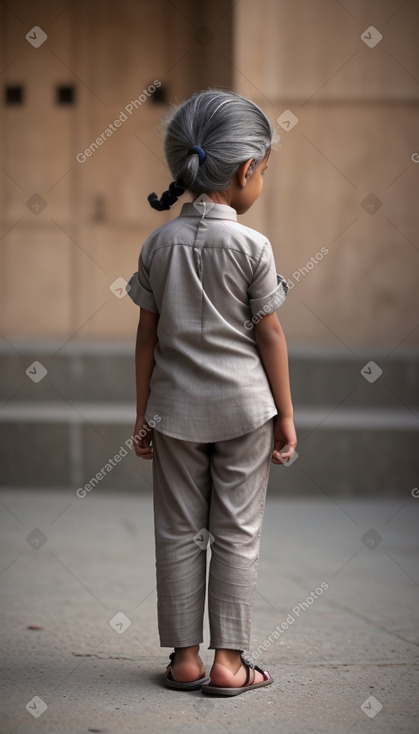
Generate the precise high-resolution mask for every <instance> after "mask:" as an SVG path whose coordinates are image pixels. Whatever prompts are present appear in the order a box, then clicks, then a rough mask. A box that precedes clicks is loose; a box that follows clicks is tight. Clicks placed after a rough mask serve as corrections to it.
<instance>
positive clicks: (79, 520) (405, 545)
mask: <svg viewBox="0 0 419 734" xmlns="http://www.w3.org/2000/svg"><path fill="white" fill-rule="evenodd" d="M0 501H1V505H0V510H1V535H0V545H1V559H2V560H1V568H0V588H1V599H2V620H3V622H2V626H1V630H0V634H1V659H2V663H1V667H2V677H3V682H2V685H1V697H2V703H1V724H0V732H1V734H12V732H13V734H21V733H23V732H25V734H37V733H38V732H42V733H43V734H60V733H62V734H73V733H74V734H84V733H85V732H103V734H120V733H124V732H165V733H166V734H177V733H178V732H181V731H182V732H192V731H193V732H207V731H210V732H211V733H214V734H218V732H220V734H225V733H226V732H227V734H228V732H231V733H232V734H233V733H236V732H243V731H245V732H252V733H253V732H255V734H256V732H257V733H259V732H261V731H263V732H275V734H276V733H277V732H285V734H294V733H299V732H316V733H319V734H320V733H322V734H323V733H325V734H328V733H329V732H330V734H346V733H347V732H351V734H361V732H362V733H364V732H368V733H369V734H370V733H374V732H377V733H378V732H379V733H380V734H386V733H387V732H388V733H389V734H390V733H391V734H393V733H394V732H412V733H413V732H417V731H419V721H418V695H417V693H418V688H417V670H418V666H417V662H418V624H417V615H416V610H417V601H418V581H417V569H418V565H417V557H418V535H417V523H418V515H419V499H415V498H414V497H413V496H412V495H411V493H410V491H409V490H407V491H406V498H405V499H401V498H397V499H395V500H389V499H385V500H380V499H377V500H371V499H368V500H359V499H357V500H350V499H328V498H315V499H312V498H309V497H307V498H304V497H299V498H297V499H290V498H289V497H284V498H281V497H277V496H275V497H273V496H272V497H269V498H268V503H267V510H266V513H265V523H264V531H263V536H262V546H261V556H260V564H259V581H258V591H257V595H256V603H255V609H254V623H253V640H252V644H253V650H249V651H246V652H247V654H248V655H251V654H252V653H255V651H256V648H257V647H258V646H260V645H262V647H263V642H264V641H265V646H264V652H263V654H262V655H260V657H259V658H258V659H257V660H256V662H257V663H259V664H261V663H262V665H263V667H265V668H268V669H269V670H270V671H271V673H272V675H273V677H274V684H273V685H272V686H269V687H268V688H265V689H261V690H255V691H251V692H247V693H245V694H243V695H241V696H238V697H235V698H231V699H218V698H213V697H211V698H210V697H205V696H203V695H202V693H201V692H199V691H198V692H193V693H184V692H175V691H171V690H167V689H166V688H164V687H163V686H162V673H163V670H164V668H165V665H166V663H167V659H168V654H169V652H171V651H170V650H169V649H167V648H164V649H162V648H160V647H159V643H158V636H157V624H156V592H155V582H154V546H153V530H152V503H151V497H150V496H147V495H144V494H142V495H139V496H138V497H134V496H132V494H131V495H129V496H128V495H124V494H118V493H117V492H114V493H109V492H107V493H105V492H102V491H101V490H100V489H99V488H97V489H95V491H94V492H92V493H91V494H89V495H87V496H86V497H85V498H84V499H80V498H78V497H77V496H76V494H75V492H74V491H70V490H68V491H65V490H59V491H54V490H50V491H38V490H33V491H30V490H23V489H22V490H13V491H3V492H2V493H1V495H0ZM33 531H34V532H33ZM39 531H41V532H39ZM373 531H374V532H373ZM362 538H363V539H362ZM322 582H323V589H324V593H323V594H319V593H316V588H317V589H318V588H319V587H320V585H321V584H322ZM326 585H327V588H326ZM316 597H317V598H316ZM307 599H309V601H307ZM119 612H122V615H120V616H119V617H117V618H116V620H115V623H113V624H114V626H115V628H113V627H112V626H111V625H110V624H109V621H110V620H111V619H112V618H113V617H114V616H115V614H117V613H119ZM287 620H288V628H287V629H285V624H283V623H284V622H286V621H287ZM30 625H39V626H40V627H41V628H42V629H29V626H30ZM117 625H119V626H117ZM121 625H122V626H121ZM125 625H129V626H127V628H126V629H125V631H123V630H124V626H125ZM280 625H283V626H282V627H281V626H280ZM276 627H278V628H279V629H280V630H281V632H280V633H277V635H273V631H274V630H275V628H276ZM117 630H119V631H117ZM269 635H270V636H271V641H270V640H269ZM275 637H276V639H275ZM208 639H209V637H208V629H207V627H206V633H205V641H204V644H203V646H202V647H201V654H202V657H203V659H204V662H205V664H206V666H207V668H208V669H209V666H210V665H211V659H212V652H211V651H209V650H208V649H207V645H208V644H209V642H208ZM34 697H37V698H35V701H33V699H34ZM31 702H32V703H31ZM26 706H28V709H27V708H26ZM45 706H47V708H46V709H45ZM381 707H382V708H381ZM43 709H45V710H43ZM33 714H36V715H37V716H36V717H35V716H34V715H33Z"/></svg>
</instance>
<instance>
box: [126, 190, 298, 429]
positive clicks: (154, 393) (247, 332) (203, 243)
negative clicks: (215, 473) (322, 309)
mask: <svg viewBox="0 0 419 734" xmlns="http://www.w3.org/2000/svg"><path fill="white" fill-rule="evenodd" d="M287 290H288V288H287V284H286V280H285V279H284V278H283V277H282V276H281V275H277V273H276V269H275V262H274V258H273V252H272V248H271V245H270V243H269V241H268V240H267V239H266V237H264V236H263V235H261V234H260V233H259V232H256V231H255V230H253V229H250V228H249V227H246V226H244V225H242V224H240V223H239V222H238V221H237V214H236V211H235V210H234V209H233V208H232V207H230V206H226V205H224V204H214V203H213V202H212V201H211V200H210V199H209V197H206V196H205V195H203V196H201V197H199V198H198V199H197V200H195V201H194V202H193V203H188V204H184V205H183V207H182V210H181V212H180V215H179V216H178V217H176V219H173V220H172V221H170V222H168V223H166V224H164V225H163V226H161V227H159V228H158V229H157V230H155V231H154V232H153V233H152V234H151V235H150V237H148V238H147V240H146V241H145V243H144V245H143V247H142V250H141V253H140V257H139V263H138V272H136V273H134V275H133V276H132V278H131V279H130V281H129V283H128V285H127V291H128V293H129V295H130V297H131V298H132V300H133V301H134V302H135V303H136V304H137V305H138V306H140V307H141V308H144V309H147V310H149V311H153V312H154V313H158V314H159V321H158V327H157V334H158V343H157V346H156V349H155V367H154V370H153V374H152V378H151V382H150V397H149V400H148V403H147V410H146V419H147V420H151V419H152V418H153V417H154V416H156V415H159V416H160V418H161V421H160V422H159V426H158V428H159V431H161V432H162V433H165V434H166V435H168V436H173V437H174V438H179V439H183V440H187V441H197V442H205V443H208V442H213V441H223V440H227V439H231V438H236V437H237V436H242V435H244V434H245V433H250V431H253V430H255V429H256V428H258V427H259V426H261V425H262V424H263V423H265V422H266V421H267V420H269V419H270V418H272V417H273V416H274V415H276V413H277V410H276V407H275V403H274V400H273V396H272V392H271V389H270V386H269V382H268V379H267V376H266V373H265V370H264V367H263V364H262V361H261V358H260V354H259V350H258V348H257V345H256V340H255V333H254V325H255V323H256V322H257V321H258V320H259V319H260V318H262V317H263V316H265V315H266V314H269V313H272V312H273V311H275V310H276V309H277V308H279V306H280V305H281V304H282V303H283V301H284V300H285V297H286V294H287Z"/></svg>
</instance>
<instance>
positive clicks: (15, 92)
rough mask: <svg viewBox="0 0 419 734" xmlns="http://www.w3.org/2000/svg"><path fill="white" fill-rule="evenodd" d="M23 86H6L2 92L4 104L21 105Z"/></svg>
mask: <svg viewBox="0 0 419 734" xmlns="http://www.w3.org/2000/svg"><path fill="white" fill-rule="evenodd" d="M23 96H24V95H23V86H22V84H7V85H6V88H5V92H4V101H5V103H6V104H10V105H12V104H23Z"/></svg>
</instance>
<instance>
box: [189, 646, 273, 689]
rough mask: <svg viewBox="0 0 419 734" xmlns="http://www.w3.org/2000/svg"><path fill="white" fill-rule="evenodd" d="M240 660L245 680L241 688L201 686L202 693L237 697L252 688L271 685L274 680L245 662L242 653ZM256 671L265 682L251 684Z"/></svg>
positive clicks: (266, 673)
mask: <svg viewBox="0 0 419 734" xmlns="http://www.w3.org/2000/svg"><path fill="white" fill-rule="evenodd" d="M240 659H241V661H242V663H243V665H244V667H245V668H246V680H245V683H244V685H243V686H240V688H228V687H225V686H212V685H203V686H202V689H201V690H202V693H208V694H212V695H215V696H238V695H239V693H245V692H246V691H251V690H252V689H253V688H262V686H269V685H270V684H271V683H273V682H274V679H273V678H272V676H271V674H270V673H268V671H267V670H262V668H259V666H258V665H254V664H253V663H250V662H249V661H248V660H246V658H245V657H244V655H243V653H241V654H240ZM256 670H257V671H258V672H259V673H262V675H263V677H264V679H265V680H261V681H260V682H259V683H254V682H253V681H254V680H255V678H256V673H255V671H256Z"/></svg>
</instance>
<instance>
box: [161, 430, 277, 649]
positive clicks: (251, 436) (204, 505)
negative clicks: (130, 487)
mask: <svg viewBox="0 0 419 734" xmlns="http://www.w3.org/2000/svg"><path fill="white" fill-rule="evenodd" d="M153 446H154V459H153V497H154V528H155V546H156V575H157V612H158V627H159V635H160V645H161V646H162V647H189V646H191V645H199V644H200V643H202V642H203V616H204V605H205V591H206V569H207V563H206V556H207V553H206V548H207V545H208V546H209V547H210V548H211V560H210V564H209V581H208V613H209V625H210V645H209V647H208V649H215V648H231V649H234V650H247V649H249V648H250V631H251V621H252V608H253V599H254V592H255V587H256V580H257V570H258V561H259V545H260V534H261V530H262V521H263V514H264V509H265V498H266V487H267V484H268V478H269V468H270V456H271V453H272V449H273V419H271V420H269V421H268V422H267V423H265V424H264V425H263V426H261V427H260V428H257V429H256V430H255V431H252V432H251V433H248V434H246V435H245V436H240V437H239V438H234V439H231V440H229V441H219V442H216V443H208V444H207V443H193V442H190V441H181V440H179V439H176V438H171V437H170V436H166V435H164V434H162V433H159V432H158V431H156V430H155V431H154V438H153Z"/></svg>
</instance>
